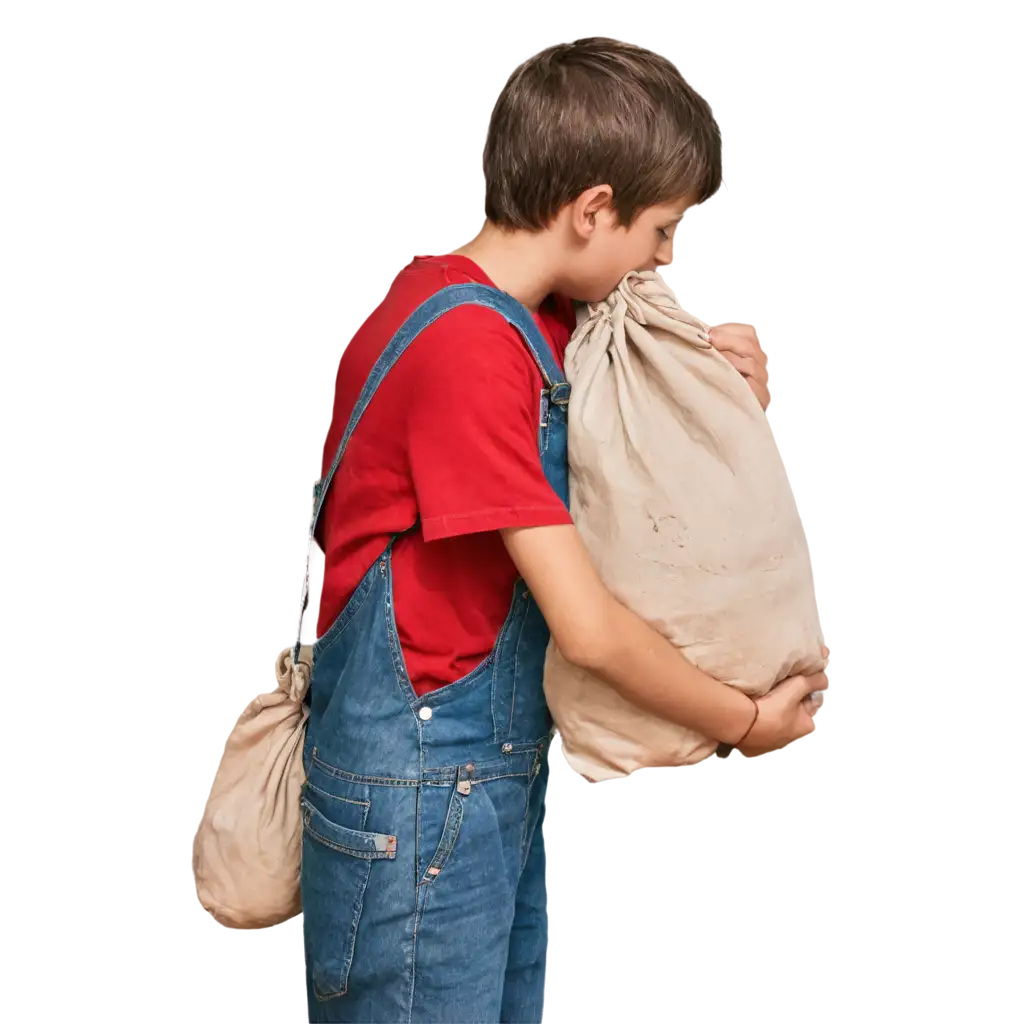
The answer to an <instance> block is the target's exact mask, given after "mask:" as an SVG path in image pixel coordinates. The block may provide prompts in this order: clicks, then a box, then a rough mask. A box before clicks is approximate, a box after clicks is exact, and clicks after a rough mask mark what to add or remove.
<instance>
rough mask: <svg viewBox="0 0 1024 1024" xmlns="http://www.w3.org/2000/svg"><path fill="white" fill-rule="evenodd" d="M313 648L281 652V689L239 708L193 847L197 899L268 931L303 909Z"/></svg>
mask: <svg viewBox="0 0 1024 1024" xmlns="http://www.w3.org/2000/svg"><path fill="white" fill-rule="evenodd" d="M312 653H313V649H312V647H307V646H304V647H301V648H300V649H299V664H298V666H297V668H295V669H294V670H293V668H292V651H291V648H288V649H286V650H283V651H282V652H281V653H280V654H279V655H278V656H277V662H276V664H275V666H274V668H275V671H276V673H277V689H276V690H274V692H273V693H263V694H260V695H259V696H258V697H256V698H255V699H254V700H253V701H252V702H251V703H250V704H249V706H248V707H247V708H246V709H245V711H243V712H242V714H241V717H240V718H239V719H238V721H237V723H236V724H235V727H234V728H233V729H232V730H231V734H230V735H229V736H228V740H227V743H226V744H225V746H224V755H223V757H222V758H221V762H220V767H219V768H218V769H217V774H216V776H215V777H214V780H213V788H212V790H211V791H210V797H209V799H208V800H207V803H206V810H205V812H204V814H203V820H202V822H201V823H200V825H199V829H198V831H197V832H196V837H195V840H194V842H193V844H192V871H193V874H194V875H195V880H196V893H197V894H198V896H199V902H200V903H202V905H203V906H204V907H205V908H206V909H207V910H208V911H209V912H210V913H211V914H212V915H213V916H214V917H215V918H216V919H217V920H218V921H219V922H220V923H221V924H223V925H227V926H228V927H229V928H266V927H269V926H270V925H274V924H279V923H280V922H281V921H286V920H288V918H290V917H294V916H295V915H296V914H298V913H299V911H300V910H301V909H302V901H301V897H300V895H299V868H300V866H301V863H302V817H301V811H300V809H299V802H300V800H301V798H302V783H303V782H304V780H305V772H304V769H303V766H302V744H303V741H304V739H305V735H306V720H307V718H308V717H309V711H308V709H307V708H306V705H305V704H304V703H303V697H304V696H305V693H306V690H307V688H308V687H309V678H310V673H311V671H312Z"/></svg>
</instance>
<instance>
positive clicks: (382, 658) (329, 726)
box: [300, 284, 569, 1024]
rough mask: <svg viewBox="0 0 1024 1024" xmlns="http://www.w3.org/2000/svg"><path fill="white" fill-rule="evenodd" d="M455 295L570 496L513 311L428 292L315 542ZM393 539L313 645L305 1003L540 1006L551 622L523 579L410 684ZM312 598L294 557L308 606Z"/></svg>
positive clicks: (386, 1012)
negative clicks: (411, 349) (518, 394)
mask: <svg viewBox="0 0 1024 1024" xmlns="http://www.w3.org/2000/svg"><path fill="white" fill-rule="evenodd" d="M464 303H475V304H477V305H481V306H487V307H488V308H490V309H493V310H495V311H497V312H498V313H500V314H501V315H502V316H504V318H505V319H506V320H507V321H508V322H509V323H510V324H511V325H512V326H513V327H515V328H516V329H517V330H518V332H519V334H520V335H521V336H522V338H523V341H524V343H525V345H526V347H527V350H528V351H529V352H530V354H531V355H532V356H533V358H534V359H535V361H536V363H537V365H538V367H539V369H540V372H541V375H542V377H543V379H544V385H543V394H542V397H541V403H540V408H539V410H538V444H539V448H540V454H541V460H542V463H543V467H544V473H545V475H546V476H547V479H548V481H549V482H550V484H551V486H552V487H553V488H554V490H555V491H556V492H557V493H558V495H559V497H560V498H561V499H562V501H563V502H565V504H566V505H567V506H568V500H569V498H568V464H567V455H566V443H567V415H566V412H567V410H566V407H567V405H568V401H569V385H568V384H567V383H566V382H565V378H564V376H563V375H562V373H561V371H560V370H559V369H558V365H557V363H556V362H555V360H554V357H553V356H552V353H551V350H550V348H549V346H548V344H547V342H546V341H545V339H544V337H543V335H542V334H541V332H540V330H539V329H538V327H537V324H536V323H535V321H534V319H533V317H532V316H531V314H530V313H529V311H528V310H527V309H525V307H523V306H522V305H520V304H519V303H518V302H517V301H516V300H515V299H513V298H511V296H509V295H507V294H505V293H504V292H500V291H498V290H497V289H494V288H490V287H487V286H485V285H478V284H459V285H453V286H451V287H448V288H444V289H442V290H441V291H440V292H438V293H437V294H435V295H434V296H432V297H431V298H430V299H428V300H427V301H426V302H425V303H423V305H421V306H420V307H419V308H418V309H417V310H416V311H415V312H414V313H413V314H412V316H411V317H410V318H409V319H408V320H407V321H406V322H405V324H403V326H402V327H401V329H400V330H399V331H398V333H397V334H396V335H395V336H394V338H392V339H391V341H390V342H389V344H388V346H387V347H386V348H385V350H384V352H383V353H382V355H381V357H380V359H379V360H378V361H377V363H376V364H375V366H374V368H373V371H372V372H371V373H370V376H369V378H368V380H367V382H366V386H365V387H364V388H363V391H362V394H361V395H360V397H359V401H358V402H357V404H356V407H355V409H354V410H353V413H352V418H351V420H350V421H349V424H348V427H347V429H346V431H345V433H344V435H343V437H342V440H341V443H340V445H339V448H338V453H337V455H336V456H335V459H334V463H333V465H332V466H331V469H330V471H329V472H328V473H327V475H326V476H325V477H324V478H323V480H321V481H319V482H318V484H317V486H316V489H315V492H314V494H315V498H314V512H313V521H312V524H311V526H310V540H311V543H312V537H313V534H314V532H315V529H316V524H317V520H318V518H319V515H320V510H321V507H322V505H323V500H324V497H325V495H326V492H327V488H328V487H329V485H330V482H331V479H332V477H333V474H334V471H335V469H336V468H337V466H338V463H339V461H340V460H341V457H342V455H343V453H344V450H345V446H346V444H347V442H348V439H349V438H350V437H351V435H352V431H353V430H354V429H355V426H356V424H357V423H358V422H359V419H360V417H361V415H362V413H363V411H364V410H365V409H366V407H367V405H368V404H369V402H370V400H371V399H372V398H373V395H374V392H375V391H376V389H377V387H378V385H379V384H380V382H381V381H382V380H383V378H384V376H385V375H386V374H387V372H388V370H390V369H391V367H392V366H394V364H395V362H396V361H397V360H398V358H399V357H400V356H401V354H402V352H403V351H405V349H406V348H407V347H408V346H409V344H410V343H411V342H412V341H413V339H414V338H415V337H416V335H417V334H418V333H419V332H420V331H421V330H423V328H425V327H426V326H427V325H428V324H430V323H432V322H433V321H434V320H436V319H437V318H438V317H439V316H442V315H443V314H444V313H446V312H447V311H448V310H450V309H453V308H454V307H455V306H457V305H461V304H464ZM468 343H470V344H471V343H472V339H468ZM452 372H453V373H458V372H459V370H458V367H457V366H454V367H452ZM465 383H466V387H467V388H472V387H475V386H476V385H475V383H474V382H473V381H471V380H467V381H466V382H465ZM394 541H395V538H392V539H391V542H390V543H389V544H388V546H387V548H386V550H385V551H383V552H382V553H381V555H380V557H379V558H378V559H377V560H376V562H375V563H374V564H373V565H372V566H371V567H370V568H369V570H368V571H367V572H366V575H365V576H364V577H363V579H362V581H361V582H360V584H359V585H358V587H357V588H356V590H355V592H354V593H353V595H352V597H351V599H350V600H349V602H348V604H347V605H346V606H345V608H344V610H343V611H342V612H341V613H340V614H339V616H338V617H337V619H336V620H335V621H334V623H333V624H332V625H331V627H330V628H329V629H328V630H327V632H326V633H325V634H324V635H323V636H322V637H320V638H319V639H318V640H317V641H316V643H315V644H314V646H313V674H312V681H311V685H310V693H309V696H308V697H307V700H308V701H309V704H310V717H309V725H308V730H307V733H306V738H305V744H304V747H303V765H304V767H305V770H306V781H305V783H304V786H303V801H302V821H303V837H302V905H303V911H304V937H305V952H306V987H307V995H308V1005H309V1015H310V1016H309V1019H310V1020H311V1021H350V1022H357V1021H358V1022H366V1021H374V1022H388V1021H405V1022H421V1021H437V1022H444V1024H458V1022H473V1024H485V1022H490V1021H495V1022H496V1021H509V1022H516V1024H522V1022H536V1021H539V1020H540V1019H541V1010H542V1006H543V996H544V967H545V956H546V950H547V909H546V889H545V883H544V844H543V838H542V829H541V822H542V819H543V816H544V794H545V790H546V786H547V777H548V764H547V758H546V754H547V750H548V745H549V742H550V739H551V730H552V721H551V716H550V713H549V712H548V709H547V705H546V704H545V701H544V693H543V686H542V679H543V667H544V656H545V650H546V647H547V643H548V635H549V634H548V629H547V625H546V624H545V622H544V619H543V617H542V616H541V613H540V610H539V608H538V607H537V604H536V602H535V601H534V600H533V598H532V596H531V595H530V593H529V591H528V590H527V589H526V584H525V582H524V581H523V580H522V579H519V580H518V581H517V582H516V584H515V586H514V588H513V590H512V593H511V595H510V597H511V603H510V607H509V612H508V617H507V618H506V620H505V623H504V625H503V626H502V628H501V632H500V633H499V635H498V638H497V642H496V643H495V646H494V649H493V650H492V651H491V653H490V654H489V655H488V657H487V658H486V659H485V660H484V662H483V663H482V664H480V665H479V666H478V667H477V668H475V669H474V670H473V671H472V672H470V673H469V674H468V675H466V676H464V677H463V678H462V679H459V680H457V681H456V682H454V683H451V684H449V685H447V686H444V687H442V688H441V689H439V690H435V691H433V692H431V693H428V694H426V695H425V696H423V697H417V696H416V693H415V692H414V691H413V689H412V686H411V685H410V683H409V677H408V674H407V672H406V667H405V660H404V657H403V655H402V649H401V646H400V644H399V642H398V634H397V630H396V627H395V614H394V603H393V597H392V577H391V550H392V547H393V545H394ZM307 600H308V570H307V584H306V587H305V588H304V592H303V609H304V608H305V606H306V603H307ZM300 634H301V619H300Z"/></svg>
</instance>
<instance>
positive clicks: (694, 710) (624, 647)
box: [502, 525, 754, 743]
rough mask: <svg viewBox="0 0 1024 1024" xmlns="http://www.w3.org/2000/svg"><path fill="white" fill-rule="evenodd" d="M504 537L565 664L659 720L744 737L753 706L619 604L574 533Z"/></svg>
mask: <svg viewBox="0 0 1024 1024" xmlns="http://www.w3.org/2000/svg"><path fill="white" fill-rule="evenodd" d="M502 537H503V539H504V541H505V544H506V546H507V548H508V551H509V554H510V555H511V556H512V560H513V561H514V562H515V564H516V566H517V567H518V569H519V571H520V573H522V575H523V577H524V579H525V580H526V583H527V585H528V586H529V588H530V590H531V591H532V592H533V595H534V597H535V598H536V599H537V603H538V604H539V605H540V610H541V612H542V613H543V615H544V618H545V620H546V621H547V624H548V627H549V628H550V630H551V635H552V636H553V637H554V638H555V643H556V644H557V645H558V649H559V650H560V651H561V653H562V656H563V657H564V658H566V659H567V660H568V661H570V662H572V663H573V664H575V665H579V666H580V667H581V668H585V669H587V670H588V671H590V672H593V673H594V674H595V675H597V676H599V677H600V678H602V679H604V680H605V681H606V682H607V683H608V684H609V685H610V686H612V687H614V688H615V689H616V690H617V691H618V692H619V693H620V694H622V696H623V697H625V698H626V700H628V701H630V702H631V703H633V704H636V705H637V706H638V707H641V708H643V709H644V710H646V711H649V712H651V713H652V714H654V715H657V716H658V717H659V718H666V719H668V720H669V721H670V722H675V723H677V724H678V725H682V726H686V727H687V728H690V729H696V730H697V732H699V733H702V734H703V735H704V736H707V737H708V738H709V739H713V740H717V741H718V742H719V743H722V742H725V743H734V742H735V741H736V740H738V739H740V738H741V737H742V736H743V735H744V733H745V732H746V731H747V728H748V726H749V725H750V723H751V722H752V721H753V717H754V709H753V707H751V702H750V700H749V698H748V697H746V696H744V694H742V693H740V692H739V691H738V690H736V689H734V688H733V687H731V686H726V685H725V683H720V682H718V680H717V679H712V677H711V676H709V675H707V674H706V673H705V672H701V671H700V669H698V668H697V667H696V666H695V665H693V664H692V663H691V662H689V661H687V660H686V658H685V657H683V655H682V654H681V653H680V651H678V650H677V649H676V648H675V647H673V646H672V644H671V643H669V641H668V640H666V639H665V637H663V636H662V635H661V634H660V633H659V632H658V631H657V630H655V629H653V628H652V627H651V626H649V625H648V624H647V623H646V622H644V620H643V619H641V618H640V616H639V615H637V614H635V613H634V612H632V611H630V610H629V609H628V608H627V607H626V606H625V605H623V604H622V603H620V602H619V601H618V600H616V598H615V596H614V595H613V594H612V593H611V592H610V591H609V590H608V588H607V587H605V585H604V584H603V583H602V582H601V580H600V579H599V578H598V575H597V572H596V571H595V569H594V565H593V563H592V562H591V560H590V556H589V555H588V554H587V550H586V548H585V547H584V545H583V542H582V540H581V539H580V536H579V534H578V532H577V531H576V528H575V527H574V526H568V525H565V526H537V527H528V528H510V529H507V530H503V531H502Z"/></svg>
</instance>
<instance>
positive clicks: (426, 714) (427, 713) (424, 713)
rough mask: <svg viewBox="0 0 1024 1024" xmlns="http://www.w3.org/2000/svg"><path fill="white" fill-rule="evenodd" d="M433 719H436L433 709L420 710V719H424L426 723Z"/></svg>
mask: <svg viewBox="0 0 1024 1024" xmlns="http://www.w3.org/2000/svg"><path fill="white" fill-rule="evenodd" d="M433 717H434V709H433V708H420V718H422V719H423V721H424V722H428V721H429V720H430V719H431V718H433Z"/></svg>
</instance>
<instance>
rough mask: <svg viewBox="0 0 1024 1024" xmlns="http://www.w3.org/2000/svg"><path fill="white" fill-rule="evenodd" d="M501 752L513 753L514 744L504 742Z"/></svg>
mask: <svg viewBox="0 0 1024 1024" xmlns="http://www.w3.org/2000/svg"><path fill="white" fill-rule="evenodd" d="M501 752H502V753H503V754H511V753H512V744H511V743H502V745H501Z"/></svg>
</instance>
